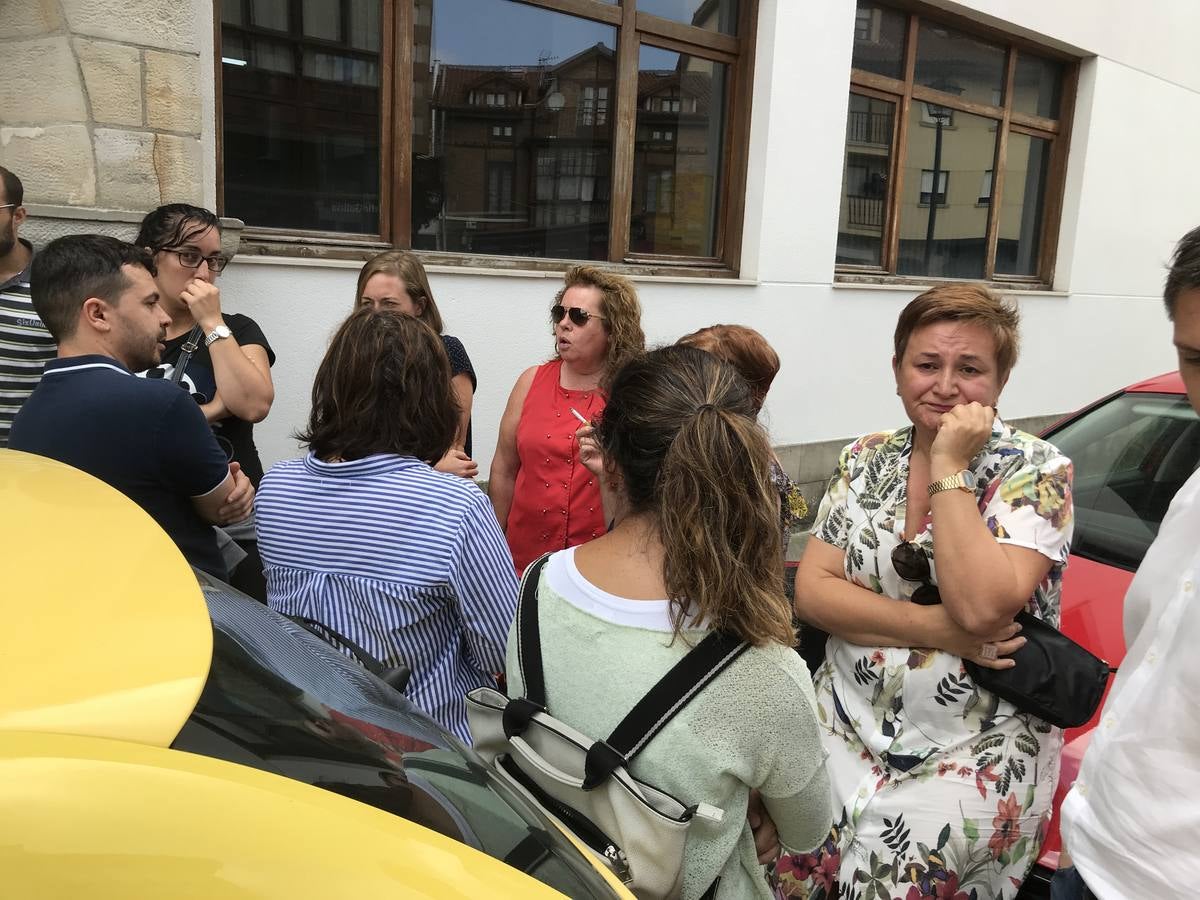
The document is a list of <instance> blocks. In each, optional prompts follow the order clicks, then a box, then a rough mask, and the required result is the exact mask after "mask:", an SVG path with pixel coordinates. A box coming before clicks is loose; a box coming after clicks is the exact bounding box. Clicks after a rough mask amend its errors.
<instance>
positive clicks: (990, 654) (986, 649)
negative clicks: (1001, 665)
mask: <svg viewBox="0 0 1200 900" xmlns="http://www.w3.org/2000/svg"><path fill="white" fill-rule="evenodd" d="M979 656H980V658H981V659H995V658H996V645H995V644H984V645H983V646H982V647H980V648H979Z"/></svg>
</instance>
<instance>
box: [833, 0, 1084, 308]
mask: <svg viewBox="0 0 1200 900" xmlns="http://www.w3.org/2000/svg"><path fill="white" fill-rule="evenodd" d="M872 2H873V3H874V5H876V6H884V7H888V8H890V9H892V10H894V11H896V12H899V13H902V14H904V15H906V16H907V17H908V22H907V26H906V28H905V36H904V58H903V78H901V79H895V78H890V77H888V76H886V75H879V74H876V73H874V72H868V71H866V70H863V69H856V68H853V67H851V70H850V84H849V88H848V90H847V103H848V102H849V95H850V94H861V95H864V96H867V97H870V98H872V99H876V100H883V101H887V102H890V103H893V104H895V114H894V116H893V132H892V146H891V160H890V161H889V177H888V192H887V196H886V198H885V201H884V204H885V211H884V217H883V231H882V242H883V243H882V260H881V264H880V265H878V266H871V265H856V264H850V263H836V264H835V269H834V281H835V282H848V283H854V282H860V283H872V284H936V283H942V282H946V281H958V280H961V279H953V278H946V277H944V276H940V275H939V276H933V275H929V276H927V275H919V276H918V275H898V274H897V272H896V267H897V263H898V260H899V249H900V247H899V245H900V228H899V224H900V209H901V206H902V198H903V196H904V168H905V166H904V162H905V156H906V153H907V146H906V145H907V141H908V128H909V124H908V123H909V117H910V116H911V113H912V104H913V103H914V102H916V103H924V102H933V103H936V104H938V105H940V106H944V107H947V108H949V109H950V110H951V111H955V110H960V111H962V112H965V113H970V114H972V115H977V116H983V117H985V118H989V119H992V120H994V122H995V127H996V129H997V130H998V131H999V134H998V137H997V141H996V151H995V154H994V156H993V159H992V192H991V197H992V198H993V202H991V203H989V204H987V206H988V221H987V233H986V237H985V240H986V242H987V250H986V256H985V259H984V271H983V276H982V278H980V279H973V280H982V281H983V282H985V283H988V284H992V285H995V286H997V287H1001V288H1022V287H1023V288H1027V289H1031V290H1049V289H1052V287H1053V285H1054V274H1055V263H1056V259H1055V256H1056V252H1057V249H1058V231H1059V227H1060V224H1061V221H1062V209H1063V192H1064V189H1065V186H1066V170H1067V156H1068V153H1069V150H1070V143H1071V124H1072V120H1073V118H1074V112H1075V96H1076V93H1077V91H1078V84H1079V59H1078V57H1075V56H1072V55H1070V54H1068V53H1065V52H1063V51H1060V50H1056V49H1054V48H1052V47H1047V46H1044V45H1041V44H1037V43H1035V42H1033V41H1029V40H1026V39H1024V38H1021V37H1018V36H1015V35H1012V34H1009V33H1007V32H1004V31H1001V30H999V29H996V28H992V27H990V26H987V25H982V24H980V23H979V22H976V21H974V20H972V19H967V18H965V17H962V16H956V15H954V14H952V13H947V12H944V11H942V10H938V9H935V8H933V7H931V6H928V5H926V4H925V3H922V2H919V0H886V2H877V0H872ZM922 21H928V22H932V23H936V24H939V25H945V26H948V27H950V28H953V29H955V30H957V31H960V32H962V33H964V34H967V35H969V36H971V37H976V38H981V39H984V40H987V41H989V42H991V43H996V44H999V45H1001V46H1002V47H1003V49H1004V54H1005V59H1004V82H1003V88H1002V96H1001V99H1002V101H1003V103H1002V105H1000V106H994V105H991V104H985V103H979V102H976V101H971V100H963V99H962V98H961V97H958V96H956V95H954V94H948V93H943V92H941V91H937V90H934V89H932V88H929V87H926V86H924V85H921V84H917V83H916V78H915V75H916V64H917V34H918V31H919V29H920V26H921V22H922ZM1023 51H1024V52H1026V53H1029V54H1031V55H1036V56H1039V57H1043V58H1046V59H1052V60H1055V61H1057V62H1060V63H1062V64H1063V78H1062V84H1061V86H1060V96H1059V109H1058V118H1057V119H1048V118H1044V117H1042V116H1036V115H1032V114H1029V113H1022V112H1018V111H1017V110H1015V109H1013V84H1014V81H1015V77H1016V69H1017V57H1018V55H1019V54H1020V53H1021V52H1023ZM1010 134H1025V135H1028V136H1030V137H1036V138H1042V139H1044V140H1047V141H1048V142H1049V143H1050V166H1049V174H1048V176H1047V179H1046V187H1045V194H1044V204H1045V205H1044V210H1043V217H1042V229H1041V234H1040V235H1039V237H1038V271H1037V272H1036V273H1035V274H1033V275H1009V274H1004V273H997V272H996V248H997V245H998V230H999V225H1000V211H1001V206H1002V205H1003V204H1002V203H998V202H995V198H998V197H999V198H1002V197H1003V191H1004V174H1005V170H1006V168H1007V154H1008V139H1009V135H1010ZM844 156H845V152H843V157H844Z"/></svg>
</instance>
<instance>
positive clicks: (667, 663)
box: [508, 346, 830, 900]
mask: <svg viewBox="0 0 1200 900" xmlns="http://www.w3.org/2000/svg"><path fill="white" fill-rule="evenodd" d="M756 411H757V410H756V406H755V403H754V397H753V395H752V393H751V391H750V388H749V386H748V385H747V383H746V381H745V379H743V378H742V377H741V376H740V375H739V374H738V373H737V372H736V371H735V370H734V369H733V368H732V367H731V366H728V365H726V364H725V363H723V362H721V361H720V360H719V359H717V358H716V357H715V356H713V355H712V354H710V353H705V352H703V351H701V350H697V349H696V348H694V347H681V346H673V347H664V348H662V349H659V350H655V351H653V352H651V353H647V354H645V355H644V356H641V357H637V358H634V359H633V360H632V361H630V362H627V363H626V364H625V365H624V366H623V367H622V368H621V369H619V370H618V371H617V373H616V374H615V377H614V378H613V381H612V387H611V391H610V393H609V398H608V405H607V406H606V408H605V410H604V414H603V416H601V417H600V420H599V422H598V423H597V425H596V435H595V437H596V441H597V443H598V445H599V449H600V452H601V453H602V455H603V458H604V460H605V472H606V474H605V477H606V478H608V479H610V480H612V481H613V482H615V484H616V487H615V492H616V498H617V507H618V510H619V511H618V512H617V516H616V521H615V524H614V526H613V528H612V530H611V531H608V532H607V533H606V534H604V535H602V536H600V537H598V538H596V539H595V540H593V541H590V542H588V543H586V544H582V545H580V546H578V547H573V548H570V549H567V550H562V551H559V552H557V553H554V554H553V555H551V556H550V558H549V560H548V561H547V563H546V565H545V567H544V568H543V569H542V570H541V573H540V581H539V584H538V587H537V590H538V610H539V616H538V618H539V622H540V631H541V645H542V653H543V667H544V677H545V686H546V693H547V696H548V697H549V698H550V709H551V712H552V713H553V715H555V716H556V717H557V718H559V719H560V720H562V721H564V722H566V723H567V724H569V725H571V726H572V727H574V728H577V729H579V730H580V731H581V732H583V733H584V734H589V735H606V734H609V733H611V732H612V730H613V729H614V728H615V726H616V725H617V723H618V722H620V721H621V719H622V718H623V717H624V716H625V714H626V713H628V712H629V711H630V710H631V709H632V708H633V707H634V705H635V704H636V703H637V702H638V701H639V700H640V699H641V697H642V696H643V695H644V694H645V693H646V692H647V691H648V690H649V688H650V687H651V686H652V685H654V684H655V683H656V682H657V681H658V680H659V679H660V678H661V677H662V676H663V675H664V674H665V673H666V672H667V671H668V670H670V669H671V668H672V667H673V666H674V665H675V663H676V662H678V661H679V659H680V658H682V657H683V656H684V655H685V654H687V652H688V651H689V650H690V649H691V647H693V646H695V645H696V644H697V643H698V642H699V641H701V640H703V638H704V637H705V635H706V634H707V633H708V632H709V631H711V630H714V629H719V630H722V631H727V632H731V633H733V634H734V635H736V636H737V637H738V638H740V639H741V640H742V641H745V642H746V643H748V644H749V645H750V647H749V649H748V650H746V652H744V653H742V654H741V655H740V656H738V657H737V658H736V659H735V660H734V661H733V662H732V663H730V664H729V666H728V668H726V669H725V670H724V671H722V672H721V674H719V675H718V676H717V677H716V678H715V679H713V680H712V681H711V682H710V683H708V685H707V686H706V687H705V688H704V689H703V690H702V691H701V692H700V693H699V694H698V695H697V696H696V697H695V698H694V699H693V700H692V701H691V702H690V703H689V704H688V705H687V706H686V707H685V708H684V709H683V710H682V711H681V712H680V713H679V714H678V715H677V716H676V717H675V718H673V719H672V720H671V721H670V722H669V723H668V724H667V725H666V726H665V727H664V728H663V730H662V731H661V732H659V733H658V735H657V736H656V737H655V738H654V739H653V740H652V741H651V742H650V743H649V744H647V745H646V747H645V748H644V749H643V750H642V752H641V753H640V754H639V755H638V756H637V757H636V758H635V759H634V761H633V762H632V763H631V765H632V774H634V775H635V776H636V777H638V778H639V779H641V780H643V781H646V782H649V783H651V784H654V785H655V786H657V787H658V788H660V789H661V790H663V791H666V792H667V793H668V794H671V795H672V796H675V797H678V798H680V800H682V801H683V802H685V803H689V804H692V803H695V804H698V803H707V804H711V805H713V806H715V807H717V808H719V809H721V810H723V811H724V816H723V818H722V819H721V820H720V821H719V822H713V821H704V822H697V823H696V824H694V825H693V826H692V830H691V831H690V833H689V837H688V842H687V846H686V849H685V859H684V867H683V868H684V883H683V892H682V896H683V897H684V898H692V900H694V898H698V897H700V896H702V895H705V892H706V891H708V889H709V888H710V886H712V885H713V884H714V882H717V890H716V892H715V896H716V897H717V898H720V900H726V898H744V897H763V898H767V897H770V896H771V894H770V891H769V889H768V886H767V882H766V879H765V878H764V874H763V869H762V867H761V866H760V865H759V862H758V859H757V856H758V854H757V852H756V850H755V844H754V838H753V836H752V834H751V830H750V826H749V824H748V822H747V819H746V810H747V804H748V802H749V799H750V794H751V791H752V790H758V791H760V792H761V794H762V798H763V801H764V803H765V805H766V808H767V811H768V812H769V814H770V816H771V818H772V819H773V820H774V822H775V826H776V828H777V829H778V833H779V841H780V843H781V844H782V845H783V846H784V847H788V848H792V849H793V850H796V849H798V848H811V847H814V846H815V845H816V844H817V843H818V842H819V841H820V840H821V839H822V838H823V837H824V835H825V833H826V832H827V831H828V826H829V823H828V821H827V818H828V817H829V815H830V797H829V783H828V781H827V780H826V777H825V768H824V758H823V755H822V753H821V750H820V736H819V732H818V724H817V717H816V710H815V702H814V699H813V692H812V683H811V681H810V680H809V676H808V672H807V671H806V669H805V668H804V663H803V662H802V661H801V660H800V657H798V656H797V655H796V654H795V653H793V652H792V651H791V649H790V645H791V644H792V642H793V633H792V620H791V615H790V612H789V610H788V606H787V602H786V601H785V600H784V598H783V595H782V589H781V587H780V584H779V569H780V565H781V562H782V560H781V554H780V549H779V518H778V513H777V511H776V494H775V490H774V487H773V486H772V484H771V478H770V461H771V447H770V443H769V442H768V440H767V436H766V434H765V433H764V432H763V430H762V428H760V427H759V425H758V423H757V421H756V420H755V413H756ZM520 672H521V670H520V665H519V663H518V659H517V641H515V640H514V639H513V637H512V636H510V640H509V648H508V678H509V686H510V695H511V696H519V695H520V694H521V692H522V690H523V685H522V683H521V674H520ZM785 701H786V702H785ZM718 879H719V881H718Z"/></svg>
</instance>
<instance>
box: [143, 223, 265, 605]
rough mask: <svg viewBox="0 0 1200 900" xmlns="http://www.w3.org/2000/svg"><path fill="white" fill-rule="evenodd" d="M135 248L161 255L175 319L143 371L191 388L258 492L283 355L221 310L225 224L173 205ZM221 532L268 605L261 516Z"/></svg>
mask: <svg viewBox="0 0 1200 900" xmlns="http://www.w3.org/2000/svg"><path fill="white" fill-rule="evenodd" d="M134 243H135V244H136V245H137V246H139V247H145V248H146V249H147V250H149V251H150V252H151V253H153V254H154V262H155V265H156V267H157V274H156V275H155V278H154V280H155V282H156V283H157V285H158V293H159V302H161V303H162V307H163V309H165V310H166V312H167V315H169V316H170V317H171V324H170V325H169V326H168V327H167V339H166V341H164V342H163V352H162V360H161V362H160V363H159V364H158V365H157V366H154V367H153V368H151V369H148V370H146V371H145V372H140V373H138V374H140V375H143V376H145V377H147V378H166V379H174V380H175V381H177V382H178V383H179V385H180V386H181V387H182V388H184V390H186V391H188V392H189V393H190V394H191V395H192V396H193V397H194V398H195V399H196V402H197V403H199V404H200V409H201V410H202V411H203V413H204V416H205V418H206V419H208V422H209V424H210V425H211V426H212V430H213V434H215V435H216V437H217V442H218V443H219V444H220V445H221V446H222V448H224V450H225V452H226V454H227V455H228V456H229V459H230V462H233V463H236V464H237V465H238V466H239V467H240V468H241V470H242V471H243V472H245V473H246V477H247V478H249V479H250V483H251V484H253V485H254V486H255V488H257V487H258V483H259V481H260V480H261V479H262V472H263V470H262V462H261V461H260V460H259V458H258V448H257V447H255V446H254V423H255V422H261V421H262V420H263V419H265V418H266V417H267V413H268V412H270V410H271V404H272V403H273V402H274V400H275V387H274V385H273V384H272V381H271V366H273V365H274V364H275V351H273V350H272V349H271V345H270V344H269V343H267V338H266V335H264V334H263V332H262V329H261V328H259V327H258V323H257V322H255V321H254V320H253V319H251V318H250V317H249V316H244V315H241V314H240V313H225V312H223V311H222V309H221V291H220V289H219V288H218V287H217V286H216V283H215V282H216V280H217V276H218V275H220V274H221V272H222V271H223V270H224V268H225V266H226V264H227V263H228V262H229V259H228V257H226V256H225V255H224V254H223V253H222V252H221V223H220V220H218V219H217V217H216V215H215V214H213V213H212V212H210V211H209V210H207V209H204V208H202V207H199V206H191V205H189V204H186V203H171V204H167V205H166V206H160V207H158V208H157V209H155V210H152V211H151V212H149V213H147V214H146V217H145V218H144V219H142V225H141V228H140V229H139V230H138V235H137V239H136V240H135V241H134ZM220 531H221V532H223V533H224V534H223V535H220V537H221V545H222V548H223V551H222V552H223V554H225V555H226V560H227V563H228V564H229V568H230V570H231V572H232V575H231V577H230V581H231V583H232V584H233V585H234V587H236V588H238V589H240V590H242V591H244V592H245V593H247V594H249V595H251V596H252V597H256V598H257V599H259V600H265V599H266V587H265V585H264V583H263V576H262V561H261V560H260V559H259V556H258V548H257V546H256V545H255V542H254V518H253V516H251V517H250V518H249V519H247V520H246V521H245V522H239V523H237V524H235V525H228V526H225V527H224V528H222V529H220ZM230 538H232V539H233V540H235V541H236V542H237V546H238V547H240V548H241V551H240V552H238V550H237V548H234V547H232V545H231V543H230V541H229V539H230ZM230 551H232V553H233V555H230Z"/></svg>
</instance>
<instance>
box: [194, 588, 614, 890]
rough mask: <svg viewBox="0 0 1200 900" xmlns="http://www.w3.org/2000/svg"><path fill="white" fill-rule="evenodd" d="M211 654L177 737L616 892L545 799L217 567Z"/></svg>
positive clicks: (577, 882) (547, 872)
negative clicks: (528, 795)
mask: <svg viewBox="0 0 1200 900" xmlns="http://www.w3.org/2000/svg"><path fill="white" fill-rule="evenodd" d="M201 587H202V588H203V590H204V595H205V600H206V601H207V603H208V608H209V615H210V616H211V618H212V621H213V659H212V666H211V668H210V671H209V676H208V680H207V682H206V684H205V687H204V692H203V694H202V695H201V697H200V700H199V702H198V703H197V705H196V708H195V710H194V711H193V712H192V715H191V717H190V718H189V720H188V722H187V724H186V725H185V726H184V728H183V729H182V731H181V732H180V733H179V735H178V736H177V737H176V739H175V741H174V742H173V743H172V747H173V748H174V749H177V750H185V751H188V752H191V753H199V754H203V755H205V756H212V757H216V758H218V759H224V760H228V761H230V762H234V763H238V764H240V765H245V766H252V767H254V768H257V769H263V770H265V771H268V772H273V773H275V774H278V775H283V776H286V777H288V778H293V779H296V780H298V781H303V782H305V783H308V784H311V785H314V786H316V787H320V788H324V789H325V790H329V791H333V792H335V793H339V794H342V795H344V796H347V797H350V798H352V799H354V800H358V801H360V802H362V803H368V804H370V805H371V806H374V807H376V808H378V809H381V810H383V811H385V812H388V813H391V814H393V815H396V816H401V817H403V818H405V819H408V820H410V821H413V822H416V823H417V824H419V825H423V826H425V827H426V828H430V829H432V830H434V831H437V832H439V833H441V834H444V835H446V836H448V837H451V838H454V839H455V840H458V841H461V842H462V843H464V844H467V845H468V846H471V847H473V848H475V849H476V850H479V851H481V852H483V853H487V854H488V855H490V856H493V857H495V858H497V859H499V860H501V861H503V862H505V863H507V864H508V865H511V866H513V867H515V868H518V869H521V870H522V871H524V872H526V873H527V874H529V875H531V876H532V877H534V878H536V879H538V880H539V881H542V882H544V883H545V884H548V885H549V886H550V887H552V888H554V889H556V890H558V891H561V892H562V893H564V894H566V895H567V896H569V897H584V898H592V897H612V896H613V892H612V890H611V889H610V888H609V886H608V884H607V883H606V882H605V881H604V880H603V879H602V878H601V877H600V876H599V875H598V874H597V873H596V872H595V870H594V868H593V867H592V865H591V863H590V862H589V861H588V860H587V859H586V858H585V857H584V856H583V855H582V854H581V853H580V851H579V850H578V849H577V848H576V847H575V846H574V845H573V844H571V843H570V842H569V841H568V840H567V839H566V838H565V837H563V835H562V834H561V833H560V832H559V831H558V830H557V828H555V826H554V825H553V824H551V823H550V822H549V821H548V820H547V819H546V818H545V817H544V816H543V815H542V814H541V813H540V812H539V811H538V810H537V809H536V808H534V807H532V806H531V805H530V804H528V803H527V802H526V801H525V800H524V799H523V798H522V797H521V796H520V795H518V794H517V793H516V792H515V791H513V790H512V788H510V787H509V786H508V785H507V784H506V783H505V782H503V781H502V780H500V779H499V778H497V777H496V776H495V775H494V774H492V772H491V770H490V769H489V768H488V767H487V766H486V765H485V764H484V763H483V761H482V760H481V759H480V758H479V757H478V756H476V755H475V753H474V752H473V751H472V750H471V749H470V748H468V747H465V746H464V745H463V744H462V742H461V741H459V740H458V739H457V738H455V737H453V736H452V735H450V734H448V733H447V732H446V731H444V730H443V729H442V728H440V727H439V726H438V725H437V724H436V723H434V722H433V721H432V720H431V719H429V717H428V716H426V715H425V714H424V713H422V712H420V711H419V710H418V709H417V708H416V707H414V706H413V705H412V704H411V703H410V702H409V701H408V700H407V699H406V698H405V697H404V696H403V695H402V694H400V693H397V692H396V691H394V690H393V689H392V688H390V687H388V686H387V685H386V684H384V683H383V682H382V681H380V680H379V679H377V678H375V677H374V676H373V675H370V674H369V673H368V672H366V671H365V670H364V669H363V668H362V667H361V666H359V665H358V664H357V663H355V662H354V661H352V660H351V659H350V658H348V657H347V656H343V655H342V654H341V653H338V652H337V651H335V650H333V649H332V648H331V647H329V646H328V645H327V644H325V643H324V642H323V641H322V640H320V639H319V638H317V637H316V636H314V635H313V634H311V633H310V632H308V631H307V630H305V629H304V628H302V627H301V626H299V625H297V624H295V623H293V622H291V621H290V620H288V619H286V618H284V617H282V616H280V615H278V614H277V613H275V612H273V611H271V610H270V609H267V608H266V607H264V606H263V605H262V604H260V603H258V602H256V601H254V600H251V599H250V598H248V597H245V596H244V595H242V594H239V593H238V592H237V591H234V590H233V589H232V588H229V587H228V586H226V585H224V584H222V583H220V582H217V581H215V580H213V579H210V578H207V577H203V576H202V577H201Z"/></svg>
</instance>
